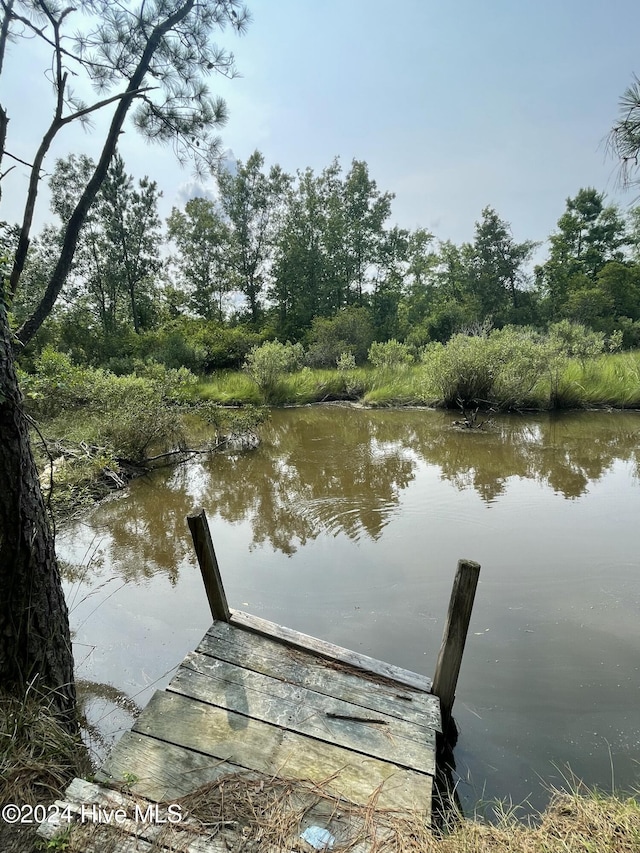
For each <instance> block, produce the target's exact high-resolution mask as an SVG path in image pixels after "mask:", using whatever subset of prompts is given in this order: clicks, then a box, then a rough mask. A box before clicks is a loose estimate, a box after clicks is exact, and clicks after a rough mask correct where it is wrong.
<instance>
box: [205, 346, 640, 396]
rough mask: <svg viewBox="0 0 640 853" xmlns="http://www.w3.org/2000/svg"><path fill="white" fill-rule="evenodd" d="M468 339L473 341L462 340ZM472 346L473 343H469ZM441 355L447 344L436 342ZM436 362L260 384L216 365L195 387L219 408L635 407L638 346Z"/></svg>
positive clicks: (289, 376) (309, 373)
mask: <svg viewBox="0 0 640 853" xmlns="http://www.w3.org/2000/svg"><path fill="white" fill-rule="evenodd" d="M468 340H469V341H474V340H479V339H473V338H471V339H468ZM471 346H475V345H474V344H471ZM442 353H445V354H446V348H445V347H443V348H442ZM448 355H449V357H448V358H447V361H446V362H445V361H444V359H443V358H442V357H441V356H442V354H436V357H437V358H439V359H440V360H439V361H438V362H437V363H436V364H434V362H429V361H427V362H425V363H422V364H397V365H389V366H387V367H377V368H374V367H357V368H356V367H354V368H351V369H348V370H337V369H336V370H320V369H312V368H309V367H305V368H302V369H301V370H298V371H295V372H292V373H282V374H280V375H279V376H278V377H277V379H276V380H275V381H274V382H273V383H272V384H271V385H270V386H269V388H268V390H266V392H265V389H264V388H262V389H261V388H260V386H259V385H258V384H257V383H256V382H255V381H254V380H253V379H251V378H250V376H249V375H248V374H247V373H246V372H244V371H220V372H218V373H216V374H214V375H212V376H209V377H206V378H205V379H202V380H201V381H200V383H199V385H198V386H197V390H196V393H197V395H198V397H199V398H200V399H202V400H206V401H208V402H211V403H216V404H219V405H223V406H229V405H233V406H243V405H264V404H265V403H268V404H270V405H273V406H300V405H307V404H309V403H322V402H329V401H338V400H344V401H353V402H359V403H361V404H362V405H364V406H371V407H376V406H429V407H445V408H460V406H461V405H465V406H467V407H474V408H475V407H476V406H479V407H480V408H481V409H493V410H495V411H554V410H570V409H607V408H614V409H638V408H640V352H637V351H634V352H625V353H608V354H605V355H601V356H598V357H596V358H591V359H583V360H581V359H579V358H569V357H566V358H558V359H557V360H556V361H555V363H547V364H542V365H538V366H537V368H536V370H535V372H531V371H529V372H528V371H527V369H525V367H524V366H523V365H521V364H520V363H519V362H518V360H516V359H515V358H514V359H512V360H511V361H508V360H507V361H504V360H503V361H498V364H497V365H496V363H494V361H493V359H492V360H491V361H489V360H487V359H483V358H482V357H481V355H478V353H474V352H465V353H449V354H448Z"/></svg>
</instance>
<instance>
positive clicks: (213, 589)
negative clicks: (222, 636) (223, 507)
mask: <svg viewBox="0 0 640 853" xmlns="http://www.w3.org/2000/svg"><path fill="white" fill-rule="evenodd" d="M187 524H188V525H189V530H190V531H191V537H192V538H193V544H194V547H195V549H196V556H197V557H198V563H199V564H200V571H201V572H202V580H203V581H204V588H205V590H206V591H207V598H208V599H209V607H210V608H211V615H212V616H213V618H214V619H217V620H219V621H221V622H229V620H230V619H231V613H230V612H229V605H228V604H227V596H226V595H225V593H224V587H223V585H222V578H221V576H220V569H219V568H218V561H217V559H216V552H215V551H214V550H213V542H212V540H211V533H210V531H209V524H208V522H207V516H206V513H205V511H204V510H203V509H201V510H200V512H197V513H195V514H194V515H188V516H187Z"/></svg>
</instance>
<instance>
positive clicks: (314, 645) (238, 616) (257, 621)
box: [211, 610, 432, 693]
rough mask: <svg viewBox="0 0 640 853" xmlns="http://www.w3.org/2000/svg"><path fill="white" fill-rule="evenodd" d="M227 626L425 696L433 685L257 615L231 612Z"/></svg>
mask: <svg viewBox="0 0 640 853" xmlns="http://www.w3.org/2000/svg"><path fill="white" fill-rule="evenodd" d="M224 624H225V623H223V622H214V624H213V626H212V629H214V628H216V626H218V625H224ZM230 624H231V625H236V626H237V627H238V628H244V629H246V630H247V631H253V632H255V633H257V634H260V635H262V636H264V637H269V638H272V639H275V640H280V641H282V642H283V643H286V644H287V645H290V646H294V647H297V648H299V649H303V650H304V651H308V652H311V653H313V654H316V655H320V656H322V657H325V658H329V659H330V660H333V661H339V662H340V663H344V664H347V666H350V667H354V668H355V669H358V670H361V671H362V672H363V673H371V674H372V675H377V676H379V677H380V678H388V679H390V680H392V681H394V682H398V683H400V684H406V685H407V686H408V687H413V688H415V689H416V690H422V691H424V692H425V693H429V692H430V691H431V686H432V682H431V679H430V678H428V677H427V676H426V675H419V674H418V673H417V672H411V671H410V670H408V669H403V668H402V667H399V666H395V665H394V664H390V663H386V662H385V661H381V660H377V659H376V658H371V657H368V656H367V655H362V654H360V653H359V652H354V651H351V649H345V648H343V647H342V646H335V645H334V644H333V643H328V642H327V641H326V640H319V639H318V638H317V637H311V636H310V635H309V634H302V633H301V632H300V631H294V630H293V629H292V628H286V627H284V625H276V623H275V622H268V621H267V620H266V619H261V618H260V617H259V616H254V615H253V614H251V613H243V612H242V611H241V610H232V611H231V622H230ZM212 629H211V630H212Z"/></svg>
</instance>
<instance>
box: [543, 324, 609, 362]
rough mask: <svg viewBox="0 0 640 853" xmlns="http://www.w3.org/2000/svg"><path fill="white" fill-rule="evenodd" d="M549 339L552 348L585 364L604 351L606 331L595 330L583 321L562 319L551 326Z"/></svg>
mask: <svg viewBox="0 0 640 853" xmlns="http://www.w3.org/2000/svg"><path fill="white" fill-rule="evenodd" d="M548 341H549V344H550V345H551V347H552V348H555V349H557V350H558V352H560V353H562V354H563V355H566V356H568V357H569V358H577V359H579V360H580V361H581V362H582V363H583V364H584V363H585V361H586V360H587V359H590V358H595V357H596V356H597V355H600V354H601V353H602V352H603V351H604V333H603V332H594V331H593V329H588V328H587V327H586V326H583V325H582V324H581V323H572V322H571V321H570V320H561V321H560V322H559V323H553V324H552V325H551V326H549V332H548Z"/></svg>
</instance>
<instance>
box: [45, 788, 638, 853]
mask: <svg viewBox="0 0 640 853" xmlns="http://www.w3.org/2000/svg"><path fill="white" fill-rule="evenodd" d="M331 781H332V780H331V779H327V780H326V781H325V782H323V783H322V784H312V783H304V782H300V781H289V780H286V779H274V778H266V777H259V776H257V775H254V774H252V775H251V776H246V775H241V774H233V775H228V776H224V777H221V778H219V779H217V780H216V781H214V782H211V783H209V784H207V785H204V786H203V787H201V788H199V789H198V790H196V791H195V792H193V793H192V794H190V795H188V796H186V797H183V798H181V799H180V800H178V801H173V803H171V804H169V803H167V804H160V805H159V811H160V814H161V815H164V814H165V810H166V809H167V808H168V807H172V808H173V809H175V808H179V810H180V814H181V820H180V821H179V822H178V823H171V822H170V821H165V822H162V821H161V822H160V823H159V824H158V825H157V826H154V827H147V828H146V829H145V830H144V832H145V839H146V840H147V842H150V843H151V848H150V850H151V851H157V853H160V851H186V850H196V849H198V850H202V851H205V850H209V849H211V850H213V849H216V850H224V849H227V850H236V851H242V853H285V851H303V852H304V853H312V851H313V850H314V849H330V850H332V851H333V853H637V851H638V849H639V845H640V805H639V804H638V802H637V801H636V800H634V799H623V798H621V797H618V796H604V795H600V794H597V793H594V792H590V791H588V790H587V789H584V788H582V787H581V786H578V787H574V790H573V791H572V792H570V793H567V792H561V791H555V792H553V796H552V799H551V802H550V804H549V806H548V807H547V809H546V810H545V811H544V812H543V813H542V814H541V815H539V816H538V817H537V818H536V819H535V820H532V821H531V822H530V823H528V824H524V823H521V822H518V820H517V818H516V817H515V812H513V811H509V812H505V811H504V810H503V809H501V807H500V806H499V805H497V806H496V807H495V812H496V822H495V823H493V824H488V823H483V822H480V821H478V820H464V819H460V818H457V819H453V818H452V819H451V823H450V826H449V827H448V828H447V827H445V829H444V831H441V832H438V833H435V832H432V831H431V829H430V827H429V826H428V825H427V823H426V822H425V819H424V815H423V814H422V813H421V812H419V811H403V812H398V811H390V810H386V809H381V808H378V806H377V796H376V794H374V795H373V796H372V798H371V800H370V801H369V803H367V804H366V805H365V806H355V805H353V804H350V803H348V802H345V801H344V800H341V799H339V798H338V797H336V796H335V795H334V794H332V793H331ZM90 796H91V800H90V802H94V801H95V802H96V803H97V804H102V805H103V806H107V805H108V804H109V803H110V807H111V808H113V807H122V808H124V810H125V811H126V813H127V814H132V813H134V809H136V808H138V809H141V810H143V811H144V809H145V808H146V807H147V806H148V803H147V801H145V800H141V799H140V798H139V797H135V796H134V795H132V794H130V793H128V789H127V787H126V786H125V788H124V790H123V791H113V792H110V793H107V794H106V795H105V793H101V792H99V791H97V792H96V793H94V794H92V795H90ZM105 797H106V799H105ZM167 813H168V812H167ZM138 832H139V827H138V826H136V824H135V823H134V822H130V823H129V825H128V826H125V825H124V824H123V825H120V826H111V827H106V826H105V825H104V824H102V825H100V824H99V825H95V826H94V825H87V824H84V825H78V824H74V825H73V826H72V828H71V830H70V832H68V833H67V834H66V835H65V838H64V841H65V843H67V844H68V848H67V849H68V850H69V851H84V850H86V849H91V850H100V851H101V853H110V851H113V852H114V853H115V851H119V850H121V849H125V848H126V849H127V850H129V849H137V848H136V847H135V844H136V840H135V835H136V833H138ZM132 835H133V837H132ZM309 839H315V844H316V846H315V847H314V846H312V844H310V843H309ZM50 843H52V841H50ZM318 843H319V844H320V847H318V846H317V845H318ZM209 844H211V846H209ZM323 845H324V846H323ZM145 849H148V848H146V847H145Z"/></svg>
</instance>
